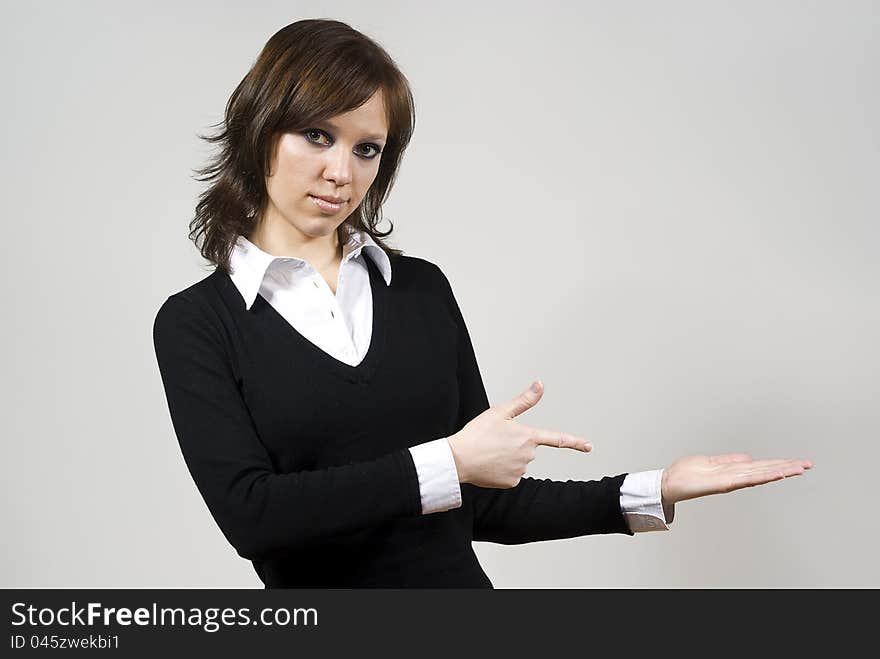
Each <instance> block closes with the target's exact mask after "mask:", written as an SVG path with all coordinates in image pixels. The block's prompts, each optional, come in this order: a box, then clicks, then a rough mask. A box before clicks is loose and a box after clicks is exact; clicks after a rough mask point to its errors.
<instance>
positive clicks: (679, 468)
mask: <svg viewBox="0 0 880 659" xmlns="http://www.w3.org/2000/svg"><path fill="white" fill-rule="evenodd" d="M812 466H813V463H812V462H810V461H809V460H802V459H787V460H753V459H752V456H751V455H749V454H748V453H726V454H724V455H690V456H687V457H685V458H680V459H679V460H676V461H675V462H673V463H672V464H671V465H670V466H669V467H667V468H666V469H665V470H664V472H663V480H662V485H661V492H662V497H663V503H664V504H665V505H671V504H674V503H677V502H678V501H686V500H687V499H696V498H697V497H703V496H706V495H709V494H723V493H725V492H733V491H734V490H739V489H742V488H744V487H753V486H755V485H763V484H764V483H770V482H772V481H778V480H782V479H783V478H788V477H789V476H800V475H801V474H803V473H804V471H805V470H807V469H810V468H812Z"/></svg>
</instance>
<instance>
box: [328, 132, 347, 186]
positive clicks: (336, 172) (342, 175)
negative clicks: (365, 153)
mask: <svg viewBox="0 0 880 659" xmlns="http://www.w3.org/2000/svg"><path fill="white" fill-rule="evenodd" d="M353 157H354V155H353V154H352V153H351V152H350V151H349V150H348V149H347V148H344V147H341V146H340V145H339V143H337V144H335V145H333V147H331V148H329V149H327V162H326V164H325V165H324V178H325V179H327V180H328V181H333V182H335V183H336V185H337V186H340V187H341V186H343V185H348V184H349V183H351V169H352V163H351V160H352V158H353Z"/></svg>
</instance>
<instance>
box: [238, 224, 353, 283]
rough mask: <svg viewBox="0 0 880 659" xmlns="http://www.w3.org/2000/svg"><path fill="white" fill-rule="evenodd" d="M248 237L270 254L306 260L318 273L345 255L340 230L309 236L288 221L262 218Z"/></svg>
mask: <svg viewBox="0 0 880 659" xmlns="http://www.w3.org/2000/svg"><path fill="white" fill-rule="evenodd" d="M246 238H247V239H248V240H250V241H251V242H252V243H253V244H254V245H256V246H257V247H259V248H260V249H261V250H263V251H264V252H266V253H267V254H271V255H272V256H294V257H296V258H300V259H303V260H304V261H307V262H308V263H309V264H310V265H311V266H312V267H313V268H315V270H317V271H318V272H321V271H323V270H325V269H326V268H328V267H331V266H332V265H333V264H334V263H336V262H338V261H340V260H341V258H342V243H341V242H340V241H339V235H338V232H337V231H332V232H331V233H329V234H328V235H326V236H307V235H305V234H304V233H302V232H301V231H299V229H297V228H296V227H294V226H291V225H290V224H288V223H286V222H285V223H278V222H265V221H262V222H259V223H258V224H257V225H256V226H255V227H254V229H253V231H251V234H250V235H249V236H246Z"/></svg>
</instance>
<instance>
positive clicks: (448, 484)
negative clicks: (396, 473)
mask: <svg viewBox="0 0 880 659" xmlns="http://www.w3.org/2000/svg"><path fill="white" fill-rule="evenodd" d="M409 452H410V453H411V454H412V457H413V462H415V463H416V472H417V473H418V475H419V491H420V493H421V496H422V514H423V515H427V514H428V513H438V512H443V511H444V510H451V509H452V508H458V507H460V506H461V485H460V484H459V482H458V470H456V468H455V458H454V457H453V455H452V448H451V447H450V446H449V442H448V441H446V438H445V437H443V438H441V439H435V440H434V441H431V442H426V443H424V444H419V445H418V446H412V447H410V449H409Z"/></svg>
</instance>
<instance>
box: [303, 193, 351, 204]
mask: <svg viewBox="0 0 880 659" xmlns="http://www.w3.org/2000/svg"><path fill="white" fill-rule="evenodd" d="M311 196H312V197H315V198H316V199H323V200H324V201H326V202H329V203H331V204H341V203H343V202H344V201H347V200H346V199H343V198H342V197H325V196H324V195H316V194H313V195H311Z"/></svg>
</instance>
